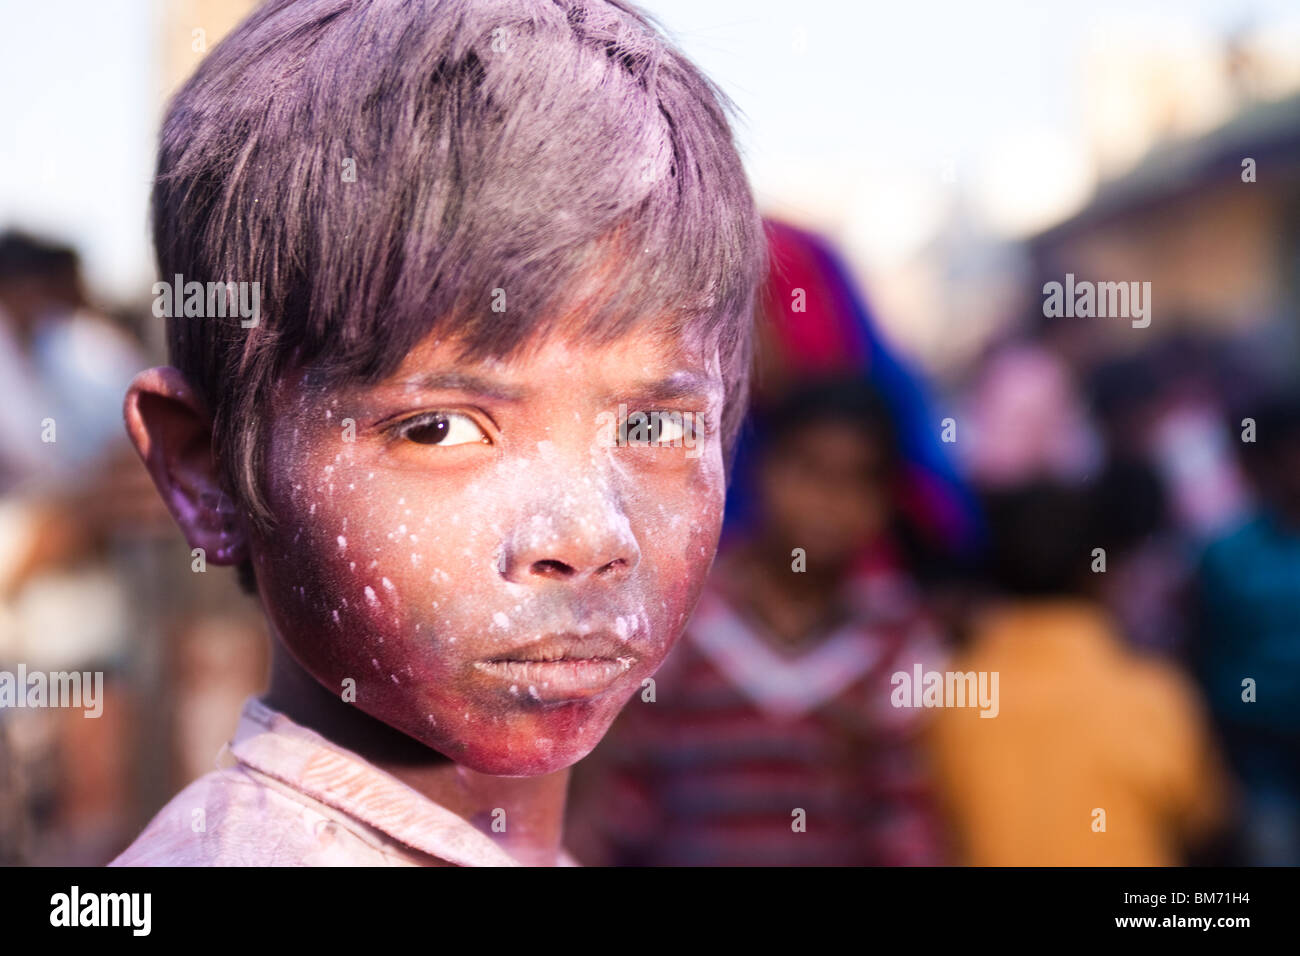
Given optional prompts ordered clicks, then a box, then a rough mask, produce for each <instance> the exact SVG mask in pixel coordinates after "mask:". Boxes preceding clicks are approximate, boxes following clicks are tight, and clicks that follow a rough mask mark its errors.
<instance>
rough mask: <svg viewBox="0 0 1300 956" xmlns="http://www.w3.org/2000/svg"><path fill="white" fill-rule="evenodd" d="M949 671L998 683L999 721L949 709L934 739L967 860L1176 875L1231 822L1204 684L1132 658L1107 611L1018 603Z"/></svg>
mask: <svg viewBox="0 0 1300 956" xmlns="http://www.w3.org/2000/svg"><path fill="white" fill-rule="evenodd" d="M950 666H951V667H952V668H953V670H954V671H961V672H966V671H976V672H977V673H978V672H979V671H990V672H992V671H997V672H998V673H999V697H1000V702H999V703H1000V710H999V712H998V715H997V716H996V717H993V718H985V717H981V716H980V711H979V709H978V708H961V707H950V708H946V709H939V710H936V711H935V719H934V721H933V722H932V724H931V726H930V728H929V729H928V735H927V743H928V745H929V747H930V748H931V749H932V759H933V761H934V770H935V772H936V775H937V784H938V786H939V789H940V795H941V800H942V802H943V803H944V805H945V806H946V809H947V810H948V814H949V819H950V821H951V826H952V827H953V830H954V835H955V838H956V839H957V841H958V847H957V849H958V852H959V854H960V859H961V862H964V863H967V864H972V865H976V866H1167V865H1175V864H1178V863H1179V862H1181V859H1182V849H1183V847H1184V846H1185V845H1186V844H1187V842H1188V841H1189V840H1192V839H1195V838H1197V837H1200V836H1203V835H1205V834H1206V832H1207V831H1208V830H1210V829H1211V828H1212V827H1213V826H1214V825H1215V824H1217V823H1218V821H1219V820H1220V819H1221V818H1222V816H1223V813H1224V803H1225V791H1224V777H1223V775H1222V771H1221V770H1220V767H1219V763H1218V759H1217V755H1216V753H1215V750H1214V748H1213V747H1212V745H1211V740H1210V735H1209V729H1208V723H1207V721H1206V718H1205V715H1204V713H1203V710H1202V706H1201V703H1200V701H1199V699H1198V698H1197V696H1196V693H1195V691H1194V690H1193V688H1192V686H1191V684H1190V683H1189V682H1188V681H1187V680H1186V679H1185V678H1184V677H1183V676H1182V674H1180V673H1179V672H1178V671H1177V670H1176V669H1175V668H1174V667H1172V666H1171V665H1169V664H1167V663H1165V662H1163V661H1159V660H1155V659H1151V658H1144V657H1141V656H1139V655H1137V654H1135V653H1133V652H1131V651H1130V650H1128V649H1127V648H1126V647H1125V646H1124V645H1123V644H1121V642H1120V641H1119V639H1118V638H1117V636H1116V634H1115V632H1114V630H1113V627H1112V625H1111V623H1110V621H1109V620H1108V619H1107V618H1106V617H1105V616H1104V614H1103V612H1102V610H1101V608H1100V607H1099V606H1097V605H1093V604H1090V603H1087V602H1083V601H1068V600H1060V601H1040V602H1021V603H1017V604H1011V605H1006V606H1004V607H1002V608H1001V609H999V610H997V611H995V612H993V613H992V614H990V615H988V617H987V619H985V620H983V621H982V622H981V623H980V625H979V626H978V627H977V628H976V631H975V634H974V636H973V640H972V642H971V644H970V646H969V647H968V648H967V649H966V650H965V651H964V652H963V653H962V654H960V655H959V656H958V658H957V660H955V661H954V662H953V663H952V664H951V665H950ZM1097 810H1102V811H1104V812H1105V816H1104V826H1105V829H1104V831H1102V830H1101V829H1100V827H1101V823H1102V817H1101V816H1100V815H1099V814H1097V813H1096V812H1095V811H1097Z"/></svg>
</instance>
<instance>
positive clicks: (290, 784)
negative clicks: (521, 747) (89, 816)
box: [109, 697, 578, 866]
mask: <svg viewBox="0 0 1300 956" xmlns="http://www.w3.org/2000/svg"><path fill="white" fill-rule="evenodd" d="M109 865H110V866H520V865H522V864H520V863H519V861H518V860H516V859H515V858H514V857H512V856H510V855H509V854H508V853H506V852H505V851H504V850H503V849H502V848H501V847H499V846H498V845H497V844H496V843H495V842H493V840H492V839H491V838H490V837H489V836H487V835H486V834H484V833H482V832H481V831H479V830H478V829H476V828H475V827H474V826H473V825H471V824H470V823H469V822H468V821H467V820H465V819H464V818H463V817H460V816H458V815H456V814H455V813H452V812H451V811H450V810H448V809H447V808H446V807H443V806H441V805H440V804H438V803H435V802H434V801H432V800H430V799H429V798H428V797H426V796H424V795H423V794H421V793H419V792H417V791H416V790H414V789H412V788H411V787H409V786H407V785H406V784H404V783H402V782H401V781H400V780H398V779H397V778H395V777H393V776H392V775H391V774H388V773H386V772H384V771H383V770H380V769H379V768H378V767H376V766H374V765H373V764H371V763H369V762H368V761H366V760H365V759H364V758H362V757H361V756H359V755H358V754H356V753H353V752H352V751H350V750H346V749H344V748H342V747H339V746H337V745H335V744H333V743H331V742H330V741H329V740H327V739H326V738H324V737H322V736H321V735H320V734H318V733H316V732H315V731H313V730H310V729H308V728H306V727H304V726H302V725H300V724H298V723H296V722H294V721H293V720H291V719H290V718H288V717H287V716H285V715H284V714H282V713H280V712H279V711H277V710H274V709H272V708H271V707H268V706H267V705H266V704H264V703H262V702H261V701H260V700H258V699H257V698H256V697H250V698H249V699H248V700H247V701H246V702H245V703H244V707H243V710H242V712H241V714H240V719H239V725H238V727H237V729H236V731H235V735H234V737H233V739H232V740H231V742H230V743H229V744H228V745H227V746H226V747H225V748H224V749H223V750H222V753H221V754H220V755H219V757H218V769H217V770H215V771H213V772H211V773H208V774H205V775H204V776H203V777H200V778H199V779H198V780H196V781H194V782H193V783H191V784H190V785H189V786H188V787H186V788H185V789H184V790H182V791H181V792H180V793H179V794H177V795H176V796H175V797H174V798H173V799H172V800H171V801H170V802H169V803H168V804H167V805H166V806H165V807H163V809H162V810H160V811H159V812H158V814H157V816H155V817H154V818H153V820H152V821H151V822H150V823H149V825H148V826H147V827H146V828H145V829H144V831H143V832H142V833H141V834H140V836H139V837H137V838H136V840H135V842H134V843H132V844H131V846H129V847H128V848H127V849H126V850H125V851H124V852H123V853H122V854H121V855H120V856H118V857H117V858H116V859H115V860H113V861H112V862H111V863H110V864H109ZM559 865H561V866H577V865H578V863H577V861H575V860H574V859H573V857H571V856H570V855H569V854H568V853H567V852H566V851H563V850H562V851H561V855H560V864H559Z"/></svg>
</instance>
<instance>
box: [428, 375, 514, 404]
mask: <svg viewBox="0 0 1300 956" xmlns="http://www.w3.org/2000/svg"><path fill="white" fill-rule="evenodd" d="M407 385H408V387H410V388H418V389H424V390H425V391H431V392H432V391H440V390H445V391H455V392H468V393H469V394H472V395H482V396H484V397H485V398H495V399H497V400H498V401H502V402H517V401H519V400H521V399H522V398H523V397H524V396H525V395H526V394H527V392H526V391H525V390H524V389H521V388H515V387H513V386H510V385H507V384H505V383H504V382H499V381H496V380H495V379H490V378H485V377H483V376H481V375H475V374H473V373H472V372H457V371H446V372H430V373H429V374H427V375H421V376H420V377H418V378H415V379H412V380H411V381H410V382H408V383H407Z"/></svg>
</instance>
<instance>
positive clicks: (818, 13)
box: [0, 0, 1297, 297]
mask: <svg viewBox="0 0 1300 956" xmlns="http://www.w3.org/2000/svg"><path fill="white" fill-rule="evenodd" d="M156 2H159V3H163V2H166V0H156ZM154 3H155V0H39V2H31V0H0V11H2V12H0V17H3V23H4V29H3V31H0V89H3V90H5V96H4V98H3V102H0V130H3V138H2V139H0V226H3V225H8V224H12V223H18V224H21V225H24V226H26V227H28V228H32V229H39V230H45V231H49V232H53V233H55V234H57V235H59V236H62V237H64V238H66V239H69V240H72V241H73V242H75V243H76V244H77V245H78V246H79V247H80V248H81V249H82V251H83V254H84V256H85V258H86V261H87V267H88V270H89V274H90V278H91V280H92V282H93V283H94V284H95V286H96V287H97V288H98V289H100V290H101V291H102V292H103V293H105V294H107V295H109V296H112V297H125V296H128V295H131V294H134V295H135V296H137V297H139V296H143V295H145V294H146V293H147V289H148V284H149V282H151V281H152V266H151V264H150V259H149V253H148V238H147V230H146V200H147V195H148V183H149V177H150V174H151V170H152V162H153V148H154V142H153V137H154V133H155V129H154V127H155V123H156V121H157V111H158V103H157V102H156V98H157V94H156V89H157V80H156V71H157V62H158V59H159V58H158V55H157V43H158V40H157V35H156V34H157V31H156V28H155V8H154ZM643 5H644V6H645V7H646V8H647V9H648V10H650V11H651V12H652V13H653V14H654V15H656V16H657V17H658V18H659V20H660V21H661V22H662V23H663V24H664V25H665V26H666V27H667V28H668V30H669V32H670V33H671V34H672V35H673V36H674V37H675V38H676V39H677V40H678V41H679V42H680V43H681V45H682V46H683V47H684V49H685V50H686V52H687V53H688V54H689V55H690V56H692V57H693V58H694V59H695V61H696V62H697V63H699V64H700V65H701V66H702V67H703V68H704V70H705V71H706V72H707V73H708V74H709V75H710V76H712V77H713V78H714V79H715V80H716V81H717V82H718V83H719V84H720V85H721V86H722V87H723V89H724V90H725V91H726V92H727V93H728V94H729V95H730V96H731V97H732V98H733V99H734V100H735V101H736V103H737V105H738V106H739V107H740V108H741V110H742V111H743V113H744V116H745V119H744V121H743V123H742V126H741V128H740V130H739V136H740V140H741V143H742V145H743V148H744V151H745V154H746V160H747V162H748V164H749V166H750V169H751V173H752V175H753V178H754V181H755V185H756V188H757V190H758V193H759V195H760V198H762V199H763V200H764V201H765V202H766V203H767V204H768V207H769V208H771V207H772V205H773V204H779V203H783V204H785V205H786V206H788V207H791V208H795V209H800V208H802V209H805V211H806V212H807V213H808V215H809V217H810V218H817V217H819V216H821V215H823V214H824V212H825V210H833V207H835V206H836V205H837V204H840V203H842V204H843V206H844V209H845V212H844V213H843V214H842V215H843V217H844V218H845V219H846V221H847V222H848V224H849V227H850V228H851V229H853V230H857V233H855V235H857V236H858V238H859V239H860V240H861V241H860V242H859V244H858V248H859V251H860V252H862V253H864V254H865V255H867V256H868V257H873V256H880V257H883V258H888V256H889V255H891V254H894V253H897V252H898V251H899V250H905V249H906V248H907V247H908V243H910V242H915V241H918V237H920V236H921V235H922V234H923V233H924V232H925V230H926V229H927V228H930V227H931V226H932V225H933V223H932V221H931V220H932V219H933V217H934V215H935V201H934V196H935V195H936V194H938V193H939V192H940V190H938V188H937V187H936V185H935V184H936V183H937V182H938V181H939V177H940V176H941V175H942V174H943V171H944V170H945V169H946V170H947V171H948V175H949V178H951V177H953V176H955V177H956V178H957V179H958V180H962V181H966V182H971V181H976V182H979V183H983V182H984V181H985V180H989V179H990V177H993V178H994V179H996V178H997V177H998V176H1001V179H1002V181H1003V185H1004V187H1005V184H1006V183H1007V182H1009V183H1010V184H1011V187H1010V188H1011V191H1013V192H1014V190H1015V189H1016V188H1017V184H1018V183H1021V182H1022V181H1024V180H1023V177H1020V175H1019V173H1017V172H1016V171H1015V169H1014V167H1015V165H1016V164H1017V163H1024V162H1026V161H1028V160H1032V161H1034V162H1035V164H1036V167H1037V168H1039V169H1042V170H1046V172H1047V173H1048V174H1053V173H1055V174H1059V175H1060V176H1067V177H1068V175H1071V163H1072V162H1073V159H1074V158H1075V157H1076V155H1077V153H1078V150H1079V149H1081V148H1082V139H1081V137H1082V117H1081V112H1080V111H1081V108H1082V105H1081V102H1080V90H1079V73H1078V69H1077V67H1078V64H1079V60H1080V56H1081V50H1082V45H1083V44H1084V43H1085V42H1086V41H1087V38H1088V36H1089V35H1090V31H1091V32H1095V29H1096V28H1097V26H1098V25H1099V24H1104V25H1107V26H1108V28H1109V29H1112V30H1114V29H1119V30H1129V29H1132V30H1136V31H1139V32H1141V33H1143V34H1146V35H1148V36H1150V38H1151V39H1150V42H1151V43H1152V44H1159V43H1162V42H1167V41H1168V38H1170V37H1176V36H1178V35H1180V32H1181V33H1184V34H1185V33H1186V32H1188V31H1191V32H1193V33H1196V32H1200V33H1208V32H1219V31H1222V30H1227V29H1231V28H1234V27H1236V26H1239V25H1243V24H1255V25H1261V24H1273V23H1282V22H1289V23H1291V24H1294V23H1295V22H1296V18H1297V4H1296V3H1295V2H1294V0H1171V2H1151V0H1088V2H1078V3H1064V2H1057V0H1046V2H1039V3H1026V2H1024V0H986V2H981V3H970V2H966V0H955V2H909V3H875V2H856V0H852V2H849V0H841V2H832V0H797V2H794V0H644V3H643ZM1143 42H1145V41H1143ZM1027 157H1028V160H1027V159H1026V158H1027ZM1009 169H1010V170H1011V172H1010V173H1009V172H1008V170H1009ZM1032 185H1033V184H1032V183H1028V184H1027V185H1026V186H1025V188H1032ZM1048 185H1049V187H1050V186H1051V184H1050V183H1049V184H1048Z"/></svg>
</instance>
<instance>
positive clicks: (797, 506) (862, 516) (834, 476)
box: [759, 421, 889, 570]
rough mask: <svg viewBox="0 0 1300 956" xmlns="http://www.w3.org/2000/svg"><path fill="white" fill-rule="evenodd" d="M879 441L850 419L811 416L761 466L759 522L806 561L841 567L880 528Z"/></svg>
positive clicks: (885, 502)
mask: <svg viewBox="0 0 1300 956" xmlns="http://www.w3.org/2000/svg"><path fill="white" fill-rule="evenodd" d="M884 466H885V460H884V457H883V455H882V454H881V451H880V449H879V448H877V447H876V445H875V444H874V443H873V442H871V441H870V440H869V439H868V438H867V437H866V435H865V434H864V433H863V432H862V431H861V430H860V429H857V428H854V427H852V426H851V425H846V424H841V423H837V422H834V421H820V422H812V423H810V424H809V425H808V426H806V427H805V428H802V429H800V430H799V431H798V432H797V433H791V434H790V435H788V436H787V437H785V438H784V439H783V440H782V441H781V443H780V444H779V445H778V446H776V447H774V448H772V449H771V450H769V451H768V452H767V454H766V455H765V457H764V460H763V462H762V464H761V471H760V473H759V494H760V497H761V498H762V503H763V509H762V514H763V521H764V523H765V525H766V527H767V531H768V533H769V535H771V536H772V537H773V538H774V540H776V541H777V542H778V543H782V547H783V548H795V547H800V548H803V549H804V550H805V551H806V552H807V554H808V557H809V563H810V566H811V565H812V564H814V563H815V564H816V565H817V566H818V567H820V568H823V569H833V570H839V569H840V568H842V567H843V566H844V565H845V564H847V563H848V562H849V561H850V560H851V559H852V558H853V557H855V556H856V555H857V554H858V553H859V551H860V550H861V548H862V547H863V546H864V545H866V544H868V543H869V542H870V541H871V540H872V539H873V538H874V537H875V536H876V535H878V534H879V533H880V532H881V531H882V530H883V529H884V527H885V524H886V522H887V520H888V517H889V499H888V491H887V487H886V480H885V479H886V476H885V474H884Z"/></svg>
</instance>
